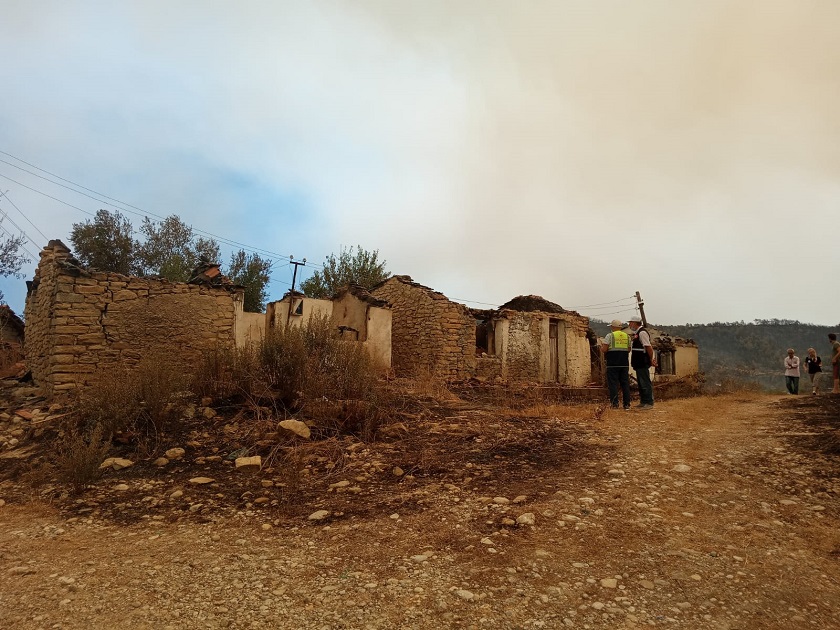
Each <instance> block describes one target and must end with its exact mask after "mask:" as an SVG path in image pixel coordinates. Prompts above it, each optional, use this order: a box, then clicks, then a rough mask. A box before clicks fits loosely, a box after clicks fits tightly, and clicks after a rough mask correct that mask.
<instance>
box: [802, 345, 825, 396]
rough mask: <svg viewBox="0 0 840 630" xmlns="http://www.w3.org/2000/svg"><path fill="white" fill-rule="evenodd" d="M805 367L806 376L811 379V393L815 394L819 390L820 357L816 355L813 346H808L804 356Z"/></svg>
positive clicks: (820, 374)
mask: <svg viewBox="0 0 840 630" xmlns="http://www.w3.org/2000/svg"><path fill="white" fill-rule="evenodd" d="M805 369H807V370H808V378H809V379H811V394H813V395H814V396H816V395H817V394H818V393H819V391H820V377H821V376H822V359H821V358H820V357H818V356H817V351H816V350H814V349H813V348H808V356H807V357H805Z"/></svg>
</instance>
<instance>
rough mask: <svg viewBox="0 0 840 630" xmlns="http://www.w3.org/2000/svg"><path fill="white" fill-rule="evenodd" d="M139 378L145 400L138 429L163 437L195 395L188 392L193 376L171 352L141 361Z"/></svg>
mask: <svg viewBox="0 0 840 630" xmlns="http://www.w3.org/2000/svg"><path fill="white" fill-rule="evenodd" d="M135 378H136V383H137V388H138V393H139V398H140V402H141V405H140V413H139V415H138V417H137V419H136V420H135V429H136V430H137V431H139V432H140V433H141V434H143V435H146V436H160V435H162V434H164V433H166V432H167V431H168V430H169V428H170V424H171V422H172V421H173V420H177V419H178V418H180V417H181V415H182V413H183V411H184V408H185V407H186V404H187V399H188V398H189V397H190V396H191V393H190V392H188V391H186V388H187V386H188V385H189V381H190V377H189V376H188V375H187V374H186V372H185V370H184V368H183V366H181V365H178V364H177V363H175V362H173V361H172V360H171V359H170V358H169V357H168V356H167V355H163V354H152V355H149V356H146V357H144V358H143V360H142V361H140V365H139V366H138V368H137V374H136V376H135Z"/></svg>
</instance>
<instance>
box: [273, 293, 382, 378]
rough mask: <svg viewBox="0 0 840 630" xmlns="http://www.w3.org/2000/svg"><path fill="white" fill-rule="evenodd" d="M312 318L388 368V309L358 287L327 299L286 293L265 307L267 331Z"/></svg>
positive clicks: (294, 324) (296, 324)
mask: <svg viewBox="0 0 840 630" xmlns="http://www.w3.org/2000/svg"><path fill="white" fill-rule="evenodd" d="M313 317H323V318H325V319H328V320H329V321H330V326H331V327H332V328H333V329H334V330H335V331H336V332H337V334H338V336H339V338H340V339H343V340H346V341H350V342H358V343H361V344H362V346H364V348H365V349H366V350H367V351H368V353H369V355H370V357H371V358H372V359H373V361H374V362H375V363H376V364H377V365H378V366H380V368H382V369H383V370H388V369H390V368H391V308H390V306H389V305H388V303H387V302H385V301H384V300H380V299H377V298H375V297H373V296H372V295H371V294H370V293H369V292H368V291H366V290H365V289H363V288H362V287H360V286H355V285H351V286H349V287H345V288H343V289H341V290H339V291H338V293H336V295H334V296H333V297H332V298H331V299H328V300H327V299H317V298H310V297H306V296H304V295H303V294H302V293H298V292H294V293H292V292H289V293H287V294H286V295H285V296H283V299H282V300H278V301H276V302H270V303H269V304H268V305H267V307H266V313H265V315H264V318H265V326H266V328H267V329H269V330H270V329H272V328H278V327H285V326H287V325H288V326H302V325H304V324H305V323H306V322H308V321H309V320H310V319H311V318H313Z"/></svg>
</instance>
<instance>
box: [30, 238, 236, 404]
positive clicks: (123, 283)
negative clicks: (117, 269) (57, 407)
mask: <svg viewBox="0 0 840 630" xmlns="http://www.w3.org/2000/svg"><path fill="white" fill-rule="evenodd" d="M53 243H54V242H53V241H51V243H50V246H48V247H47V248H45V249H44V250H43V251H42V252H41V260H40V263H39V265H38V269H37V270H36V272H35V278H34V280H33V282H32V284H31V288H30V291H29V294H28V295H27V298H26V308H25V317H26V322H27V335H26V340H25V351H26V361H27V367H28V368H29V369H30V370H31V371H32V376H33V379H34V380H35V382H36V383H37V384H38V385H41V386H43V387H44V388H45V389H46V391H47V393H57V392H61V391H66V390H71V389H74V388H76V387H78V386H80V385H84V384H87V383H90V382H91V381H92V380H93V379H94V378H95V377H96V374H97V373H98V372H100V371H102V370H107V369H108V368H109V367H112V366H113V367H117V366H120V367H128V368H131V367H134V366H136V365H137V364H138V363H139V362H140V361H141V359H143V358H144V357H149V356H154V355H157V354H158V353H160V354H163V355H165V356H166V358H167V359H168V360H171V361H173V362H175V363H176V364H177V363H181V364H183V365H184V368H185V369H191V368H192V367H193V366H195V364H196V363H197V362H198V361H200V360H201V357H202V354H203V353H204V352H205V351H208V350H211V349H213V348H215V347H217V346H233V345H234V343H235V306H234V303H235V300H236V298H237V296H238V297H239V299H241V289H240V290H236V289H233V288H230V287H210V286H206V285H193V284H186V283H173V282H169V281H166V280H157V279H148V278H134V277H128V276H122V275H119V274H113V273H104V272H94V271H87V270H84V269H80V268H79V267H77V266H75V265H74V264H73V262H72V258H71V255H70V252H69V250H67V249H66V247H64V246H63V245H61V244H60V243H59V244H58V245H53Z"/></svg>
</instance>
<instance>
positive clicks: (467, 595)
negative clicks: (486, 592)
mask: <svg viewBox="0 0 840 630" xmlns="http://www.w3.org/2000/svg"><path fill="white" fill-rule="evenodd" d="M455 595H457V596H458V597H460V598H461V599H463V600H464V601H468V602H471V601H473V600H474V599H475V594H474V593H473V592H471V591H468V590H465V589H463V588H459V589H457V590H456V591H455Z"/></svg>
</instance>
